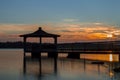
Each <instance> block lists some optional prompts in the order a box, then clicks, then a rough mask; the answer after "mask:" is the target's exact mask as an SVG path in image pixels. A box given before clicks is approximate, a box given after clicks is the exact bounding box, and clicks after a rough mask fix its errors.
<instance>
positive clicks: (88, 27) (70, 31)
mask: <svg viewBox="0 0 120 80" xmlns="http://www.w3.org/2000/svg"><path fill="white" fill-rule="evenodd" d="M41 26H42V28H43V29H44V30H45V31H47V32H49V33H55V34H59V35H61V37H60V38H59V42H80V41H101V40H108V37H107V35H109V34H112V35H114V37H113V39H119V37H120V28H119V27H115V26H111V25H106V24H103V23H91V24H90V23H86V24H85V23H84V24H83V23H74V24H73V23H56V24H44V25H41ZM38 27H39V26H38V25H34V24H32V25H30V24H29V25H27V24H0V40H1V41H3V40H4V41H7V40H10V41H11V40H14V41H15V40H21V39H20V38H19V37H18V36H19V35H20V34H26V33H31V32H34V31H35V30H37V29H38ZM3 37H4V38H3Z"/></svg>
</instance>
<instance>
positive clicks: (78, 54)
mask: <svg viewBox="0 0 120 80" xmlns="http://www.w3.org/2000/svg"><path fill="white" fill-rule="evenodd" d="M67 57H68V58H74V59H80V53H74V52H72V53H68V56H67Z"/></svg>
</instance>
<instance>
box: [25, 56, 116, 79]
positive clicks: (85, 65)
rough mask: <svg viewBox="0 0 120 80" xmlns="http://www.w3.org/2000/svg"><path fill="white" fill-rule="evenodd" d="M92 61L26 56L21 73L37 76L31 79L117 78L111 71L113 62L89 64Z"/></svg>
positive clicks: (113, 65)
mask: <svg viewBox="0 0 120 80" xmlns="http://www.w3.org/2000/svg"><path fill="white" fill-rule="evenodd" d="M92 61H93V60H92ZM92 61H91V60H86V59H82V60H80V59H67V58H58V59H56V60H55V59H53V58H47V57H42V58H41V59H31V58H30V57H26V58H25V59H24V61H23V63H24V64H23V73H24V75H32V76H34V77H35V78H37V79H31V80H48V79H50V80H58V79H59V80H88V79H89V80H118V79H117V78H115V76H116V74H115V73H114V72H113V71H112V69H113V67H115V63H114V62H112V61H111V62H108V61H107V62H106V61H104V62H105V64H91V62H92Z"/></svg>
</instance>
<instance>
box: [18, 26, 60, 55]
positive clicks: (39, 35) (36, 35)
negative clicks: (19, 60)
mask: <svg viewBox="0 0 120 80" xmlns="http://www.w3.org/2000/svg"><path fill="white" fill-rule="evenodd" d="M20 37H23V43H24V57H25V56H26V55H25V53H26V52H27V47H26V42H27V38H39V39H40V41H39V44H38V45H39V46H34V47H33V48H32V50H31V51H30V52H31V54H32V56H33V57H36V56H37V57H38V56H39V55H40V53H41V52H42V51H43V50H42V48H41V45H42V38H53V39H54V51H55V50H56V47H57V38H58V37H60V35H57V34H51V33H47V32H45V31H43V30H42V28H41V27H39V29H38V30H36V31H35V32H33V33H29V34H23V35H20ZM48 47H49V46H48ZM54 51H52V52H54ZM44 52H48V55H51V54H52V52H50V51H48V50H47V49H46V51H44ZM54 53H55V52H54ZM52 55H53V54H52Z"/></svg>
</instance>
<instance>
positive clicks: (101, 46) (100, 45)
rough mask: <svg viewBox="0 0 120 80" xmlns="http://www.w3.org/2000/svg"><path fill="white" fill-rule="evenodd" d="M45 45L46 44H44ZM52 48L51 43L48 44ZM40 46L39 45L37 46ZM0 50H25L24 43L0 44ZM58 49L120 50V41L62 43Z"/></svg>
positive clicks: (30, 45)
mask: <svg viewBox="0 0 120 80" xmlns="http://www.w3.org/2000/svg"><path fill="white" fill-rule="evenodd" d="M33 44H37V43H30V42H27V43H26V46H28V47H31V48H32V47H33ZM44 44H45V43H44ZM46 44H47V46H48V47H50V45H49V44H50V43H49V44H48V43H46ZM37 45H39V44H37ZM0 48H24V44H23V42H0ZM58 48H59V49H61V48H64V49H65V48H72V49H74V48H75V49H79V50H80V49H81V50H112V49H113V50H120V41H104V42H79V43H60V44H58Z"/></svg>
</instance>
